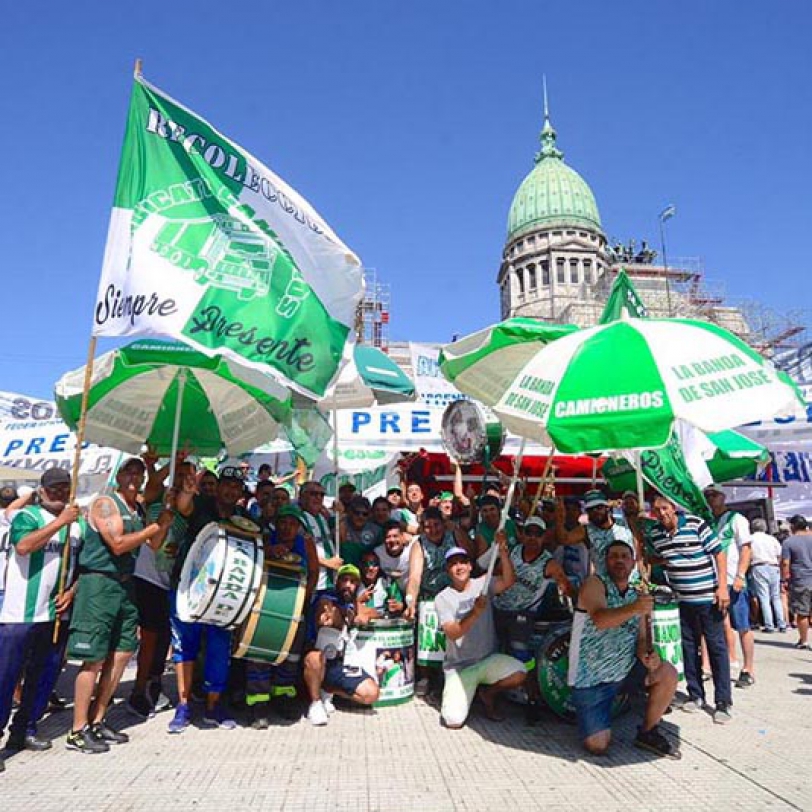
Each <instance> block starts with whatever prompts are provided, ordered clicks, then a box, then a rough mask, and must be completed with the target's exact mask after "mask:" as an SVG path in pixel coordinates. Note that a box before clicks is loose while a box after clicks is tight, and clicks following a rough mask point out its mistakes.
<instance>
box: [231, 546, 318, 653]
mask: <svg viewBox="0 0 812 812" xmlns="http://www.w3.org/2000/svg"><path fill="white" fill-rule="evenodd" d="M306 586H307V573H306V572H305V570H303V569H302V568H301V567H300V566H298V565H297V564H295V563H288V562H285V561H279V560H273V561H266V563H265V572H264V573H263V574H262V583H261V586H260V589H259V596H258V597H257V599H256V602H255V603H254V605H253V608H252V609H251V611H250V614H249V615H248V617H247V618H246V620H245V624H244V625H243V627H242V629H241V630H240V631H239V633H238V635H237V643H236V646H235V648H234V656H235V657H245V658H247V659H249V660H260V661H261V662H266V663H271V664H273V665H279V664H280V663H282V662H284V661H285V660H290V661H291V662H296V661H298V660H299V658H300V657H301V652H300V651H295V650H292V649H294V642H295V641H296V639H297V634H298V633H299V629H300V628H302V629H303V628H304V627H303V625H302V624H303V623H304V605H305V588H306Z"/></svg>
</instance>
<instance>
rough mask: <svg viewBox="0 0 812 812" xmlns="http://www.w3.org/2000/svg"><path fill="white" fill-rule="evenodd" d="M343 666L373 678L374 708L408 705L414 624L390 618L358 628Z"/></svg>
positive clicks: (410, 687) (413, 659)
mask: <svg viewBox="0 0 812 812" xmlns="http://www.w3.org/2000/svg"><path fill="white" fill-rule="evenodd" d="M344 662H345V663H346V664H351V665H355V666H358V667H360V668H361V669H363V670H364V671H366V672H367V674H372V675H373V676H374V677H375V680H376V682H377V683H378V686H379V688H380V697H379V699H378V701H377V702H376V703H375V707H385V706H387V705H401V704H403V703H404V702H409V701H410V700H411V699H412V697H413V696H414V668H415V648H414V622H413V621H411V620H403V619H401V618H389V619H380V620H373V621H371V622H370V623H368V624H367V625H365V626H358V627H357V628H356V629H355V633H354V639H353V641H352V643H350V644H349V645H348V646H347V651H346V652H345V653H344Z"/></svg>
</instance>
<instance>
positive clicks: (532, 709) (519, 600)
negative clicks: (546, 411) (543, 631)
mask: <svg viewBox="0 0 812 812" xmlns="http://www.w3.org/2000/svg"><path fill="white" fill-rule="evenodd" d="M546 529H547V528H546V526H545V524H544V521H543V520H542V519H540V518H538V517H537V516H531V517H530V518H529V519H528V520H527V521H526V522H525V523H524V525H523V526H521V527H519V529H518V535H519V542H520V543H519V544H518V545H516V546H515V547H513V548H512V549H510V560H511V563H512V564H513V570H514V572H515V573H516V581H515V583H514V584H513V586H511V587H510V588H509V589H506V590H504V591H503V592H502V593H501V594H500V595H497V596H496V597H495V598H494V599H493V606H494V609H495V610H496V615H495V620H496V634H497V637H498V638H499V640H500V642H501V643H502V645H503V648H505V649H506V650H507V651H509V652H510V654H511V655H512V656H514V657H516V659H518V660H521V662H523V663H524V664H525V668H526V670H527V672H528V674H532V673H534V672H535V667H536V659H535V652H534V651H533V650H532V648H531V638H532V635H533V631H534V624H535V621H536V617H537V615H538V611H539V609H540V607H541V604H542V601H543V599H544V596H545V594H546V592H547V589H548V588H549V587H553V586H554V585H556V584H557V585H558V586H559V587H560V588H561V589H563V590H566V591H569V590H570V585H569V581H568V580H567V577H566V575H565V574H564V570H563V569H562V568H561V565H560V564H559V563H558V562H557V561H555V560H554V559H553V556H552V553H550V552H549V551H548V550H545V548H544V533H545V531H546ZM497 535H498V534H497ZM556 594H557V591H556ZM525 690H526V691H527V699H528V706H527V716H528V721H538V719H539V718H540V700H539V690H538V680H537V679H534V678H532V677H531V678H530V679H528V680H527V681H526V682H525Z"/></svg>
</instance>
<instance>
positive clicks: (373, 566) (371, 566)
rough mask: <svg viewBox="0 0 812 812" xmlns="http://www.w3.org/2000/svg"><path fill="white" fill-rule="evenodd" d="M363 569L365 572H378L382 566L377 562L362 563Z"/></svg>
mask: <svg viewBox="0 0 812 812" xmlns="http://www.w3.org/2000/svg"><path fill="white" fill-rule="evenodd" d="M361 567H362V568H363V569H365V570H376V569H378V567H380V564H378V563H376V562H375V561H362V562H361Z"/></svg>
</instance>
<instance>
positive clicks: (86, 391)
mask: <svg viewBox="0 0 812 812" xmlns="http://www.w3.org/2000/svg"><path fill="white" fill-rule="evenodd" d="M95 355H96V336H91V337H90V342H89V344H88V347H87V363H86V364H85V380H84V384H83V388H82V406H81V408H80V410H79V425H78V426H77V427H76V448H75V449H74V451H73V468H72V470H71V477H70V497H69V498H68V504H69V505H72V504H74V503H75V502H76V491H77V489H78V487H79V467H80V466H81V464H82V445H83V444H84V442H85V424H86V423H87V401H88V397H89V395H90V380H91V378H92V377H93V358H94V356H95ZM69 563H70V525H67V526H66V527H65V546H64V548H63V549H62V567H61V569H60V572H59V589H58V590H57V593H56V594H57V600H58V599H59V598H61V597H62V595H63V593H64V592H65V582H66V580H67V578H68V565H69ZM59 626H60V619H59V615H57V616H56V620H55V622H54V636H53V642H54V643H56V641H57V639H58V638H59Z"/></svg>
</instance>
